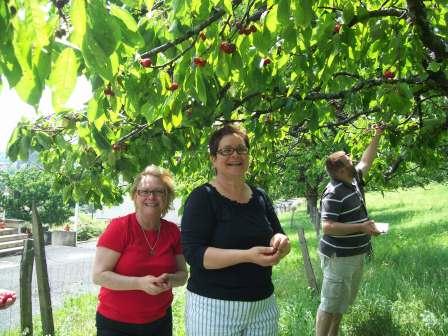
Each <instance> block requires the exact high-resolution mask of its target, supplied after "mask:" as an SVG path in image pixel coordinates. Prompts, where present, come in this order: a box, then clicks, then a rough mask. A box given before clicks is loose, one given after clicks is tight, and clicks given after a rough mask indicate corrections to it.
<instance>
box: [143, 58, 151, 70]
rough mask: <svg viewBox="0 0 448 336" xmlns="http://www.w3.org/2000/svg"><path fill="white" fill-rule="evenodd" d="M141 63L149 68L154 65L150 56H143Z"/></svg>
mask: <svg viewBox="0 0 448 336" xmlns="http://www.w3.org/2000/svg"><path fill="white" fill-rule="evenodd" d="M140 64H141V66H142V67H144V68H149V67H150V66H151V65H152V61H151V59H150V58H142V59H140Z"/></svg>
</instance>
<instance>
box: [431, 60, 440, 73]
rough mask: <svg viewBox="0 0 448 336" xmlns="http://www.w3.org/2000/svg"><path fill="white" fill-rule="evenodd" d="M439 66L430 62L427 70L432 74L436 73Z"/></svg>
mask: <svg viewBox="0 0 448 336" xmlns="http://www.w3.org/2000/svg"><path fill="white" fill-rule="evenodd" d="M440 67H441V64H440V63H437V62H430V63H429V65H428V70H430V71H432V72H437V71H439V70H440Z"/></svg>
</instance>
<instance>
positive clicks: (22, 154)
mask: <svg viewBox="0 0 448 336" xmlns="http://www.w3.org/2000/svg"><path fill="white" fill-rule="evenodd" d="M30 145H31V137H30V135H29V134H25V135H23V136H22V138H21V139H20V148H19V155H18V158H19V159H20V160H22V161H27V160H28V156H29V154H30Z"/></svg>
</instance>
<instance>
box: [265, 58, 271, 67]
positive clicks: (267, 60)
mask: <svg viewBox="0 0 448 336" xmlns="http://www.w3.org/2000/svg"><path fill="white" fill-rule="evenodd" d="M269 64H271V60H270V59H269V58H265V59H263V66H266V65H269Z"/></svg>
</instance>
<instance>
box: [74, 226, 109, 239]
mask: <svg viewBox="0 0 448 336" xmlns="http://www.w3.org/2000/svg"><path fill="white" fill-rule="evenodd" d="M101 232H103V230H101V229H100V228H99V227H96V226H92V225H83V226H81V227H80V228H79V229H78V232H77V235H76V236H77V237H76V240H78V241H84V240H89V239H91V238H94V237H98V236H99V235H100V234H101Z"/></svg>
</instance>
